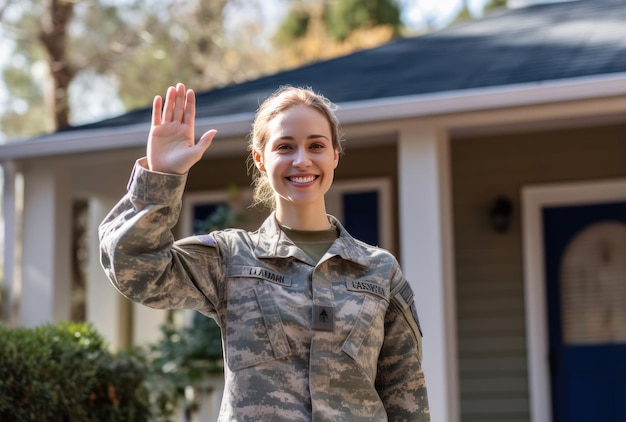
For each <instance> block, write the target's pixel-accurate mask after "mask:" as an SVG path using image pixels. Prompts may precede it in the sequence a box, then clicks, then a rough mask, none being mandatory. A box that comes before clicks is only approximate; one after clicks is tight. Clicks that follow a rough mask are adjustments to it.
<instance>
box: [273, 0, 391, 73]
mask: <svg viewBox="0 0 626 422" xmlns="http://www.w3.org/2000/svg"><path fill="white" fill-rule="evenodd" d="M403 29H404V26H403V24H402V20H401V9H400V6H399V4H398V3H397V2H396V1H394V0H368V1H361V0H336V1H331V2H327V1H323V0H317V1H306V0H301V1H294V2H292V4H291V7H290V10H289V12H288V13H287V15H286V17H285V19H284V20H283V22H282V23H281V25H280V27H279V28H278V30H277V32H276V34H275V35H274V37H273V41H274V44H275V45H276V46H277V47H279V48H280V49H282V53H281V54H282V55H283V59H282V61H283V62H284V63H286V65H287V66H288V67H293V66H298V65H301V64H303V63H306V62H310V61H313V60H320V59H326V58H330V57H335V56H338V55H341V54H347V53H350V52H352V51H355V50H358V49H363V48H369V47H374V46H376V45H380V44H382V43H385V42H387V41H389V40H391V39H392V38H394V37H397V36H399V35H400V34H401V33H402V31H403Z"/></svg>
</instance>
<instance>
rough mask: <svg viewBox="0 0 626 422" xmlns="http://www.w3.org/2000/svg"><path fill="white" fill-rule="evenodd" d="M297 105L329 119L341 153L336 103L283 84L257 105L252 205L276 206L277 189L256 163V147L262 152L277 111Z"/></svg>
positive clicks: (251, 166)
mask: <svg viewBox="0 0 626 422" xmlns="http://www.w3.org/2000/svg"><path fill="white" fill-rule="evenodd" d="M298 105H305V106H308V107H312V108H314V109H315V110H317V111H319V112H320V113H321V114H322V115H323V116H324V117H325V118H326V120H327V121H328V124H329V125H330V131H331V135H332V144H333V148H335V149H336V150H337V152H338V153H339V154H340V155H341V154H342V153H343V147H342V145H341V143H342V142H343V139H342V137H341V136H342V135H341V131H340V126H339V120H338V119H337V117H336V116H335V113H334V111H335V110H336V109H337V106H336V105H335V104H333V103H332V102H331V101H330V100H329V99H328V98H326V97H324V96H323V95H321V94H316V93H315V92H314V91H313V90H312V89H311V88H309V87H306V88H296V87H292V86H281V87H280V88H278V89H277V90H276V91H275V92H274V93H273V94H272V95H271V96H270V97H268V98H267V99H266V100H265V101H263V103H262V104H261V106H260V107H259V108H258V110H257V112H256V115H255V118H254V123H253V124H252V131H251V132H250V135H249V140H248V150H249V151H250V156H249V157H248V174H250V173H252V185H253V186H254V195H253V204H252V205H253V206H255V205H264V206H267V207H268V208H270V209H274V207H275V205H276V203H275V202H276V201H275V196H274V190H273V189H272V187H271V186H270V183H269V179H268V177H267V174H265V173H264V172H262V171H260V170H259V169H258V168H257V166H256V165H255V163H254V151H256V152H257V153H259V154H263V151H264V149H265V145H266V144H267V141H268V138H269V124H270V122H271V121H272V119H274V118H275V117H276V116H277V115H278V114H280V113H282V112H284V111H286V110H288V109H290V108H291V107H295V106H298Z"/></svg>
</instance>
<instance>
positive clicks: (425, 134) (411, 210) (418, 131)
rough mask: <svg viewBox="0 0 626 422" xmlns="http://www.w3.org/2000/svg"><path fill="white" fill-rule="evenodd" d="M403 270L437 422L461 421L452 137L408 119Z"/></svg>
mask: <svg viewBox="0 0 626 422" xmlns="http://www.w3.org/2000/svg"><path fill="white" fill-rule="evenodd" d="M398 167H399V168H398V180H399V181H398V184H399V186H398V195H399V214H400V250H401V260H402V268H403V271H404V273H405V276H406V278H407V279H408V280H409V281H410V283H411V286H412V287H413V289H414V291H415V300H416V305H417V309H418V313H419V318H420V323H421V326H422V330H423V334H424V342H423V344H424V364H423V368H424V372H425V374H426V382H427V386H428V399H429V402H430V411H431V418H432V420H433V422H458V421H459V419H460V416H459V415H460V411H459V385H458V384H459V381H458V368H457V367H458V364H457V362H458V361H457V345H456V319H455V314H456V303H455V291H454V290H455V286H454V256H453V239H452V214H451V208H452V207H451V185H450V158H449V140H448V138H447V134H446V133H445V132H444V131H442V130H439V129H437V128H429V127H422V126H421V125H419V124H417V123H408V124H406V125H404V126H402V127H401V128H400V133H399V136H398Z"/></svg>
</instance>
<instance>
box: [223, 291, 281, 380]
mask: <svg viewBox="0 0 626 422" xmlns="http://www.w3.org/2000/svg"><path fill="white" fill-rule="evenodd" d="M241 281H243V280H241ZM229 290H230V291H229V293H228V312H227V329H226V336H225V337H226V361H227V364H228V367H229V368H230V369H231V371H237V370H239V369H243V368H247V367H250V366H254V365H258V364H260V363H264V362H269V361H272V360H275V359H281V358H284V357H287V356H290V355H291V354H292V352H291V347H290V346H289V341H288V340H287V336H286V334H285V330H284V327H283V323H282V320H281V318H280V313H279V311H278V308H277V307H276V303H275V301H274V298H273V297H272V294H271V287H270V286H267V285H263V284H257V285H249V284H247V283H245V282H243V283H240V282H236V283H234V284H231V286H229Z"/></svg>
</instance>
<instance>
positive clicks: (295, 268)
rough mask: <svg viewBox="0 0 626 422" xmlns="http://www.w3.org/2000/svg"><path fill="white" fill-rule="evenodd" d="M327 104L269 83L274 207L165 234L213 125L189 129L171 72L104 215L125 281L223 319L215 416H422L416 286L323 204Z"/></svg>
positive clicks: (154, 298) (266, 160) (336, 151)
mask: <svg viewBox="0 0 626 422" xmlns="http://www.w3.org/2000/svg"><path fill="white" fill-rule="evenodd" d="M333 109H334V106H333V104H332V103H331V102H330V101H329V100H327V99H326V98H325V97H323V96H321V95H319V94H316V93H315V92H314V91H313V90H311V89H305V88H294V87H284V88H281V89H279V90H278V91H277V92H276V93H275V94H273V95H272V96H271V97H270V98H268V99H267V100H266V101H265V102H264V103H263V104H262V105H261V107H260V108H259V110H258V112H257V115H256V118H255V122H254V124H253V129H252V133H251V136H250V145H249V150H250V163H251V166H252V168H251V169H252V170H253V172H254V179H255V183H256V201H261V202H263V203H265V204H267V205H269V206H270V207H272V208H273V209H274V210H275V211H274V212H273V213H272V214H271V215H270V216H269V217H268V218H267V220H265V222H264V223H263V224H262V225H261V227H260V228H259V229H258V230H256V231H254V232H247V231H244V230H239V229H227V230H217V231H213V232H211V233H209V234H203V235H199V236H192V237H188V238H185V239H182V240H179V241H177V242H174V241H173V236H172V232H171V229H172V227H174V225H175V224H176V223H177V221H178V215H179V212H180V204H181V198H182V195H183V191H184V188H185V182H186V177H187V173H188V171H189V169H190V168H191V167H192V166H193V165H194V164H195V163H196V162H197V161H199V160H200V158H201V157H202V155H203V153H204V151H205V150H206V149H207V148H209V146H210V144H211V140H212V139H213V137H214V136H215V134H216V132H215V131H214V130H210V131H208V132H206V133H204V134H203V135H202V136H201V137H200V139H199V141H198V142H197V143H196V142H194V139H195V136H194V129H193V124H194V117H195V96H194V93H193V91H191V90H186V89H185V87H184V85H182V84H178V85H177V86H176V87H170V88H169V89H168V91H167V95H166V97H165V102H164V104H163V99H162V98H161V97H159V96H157V97H156V98H155V100H154V107H153V117H152V127H151V130H150V135H149V137H148V147H147V157H146V158H143V159H140V160H138V161H137V163H136V165H135V168H134V170H133V175H132V178H131V183H130V185H129V191H128V193H127V194H126V195H125V196H124V198H122V200H121V201H120V202H119V203H118V204H117V205H116V207H115V208H114V209H113V211H112V212H111V213H110V214H109V215H108V216H107V218H106V219H105V221H103V223H102V224H101V225H100V229H99V235H100V242H101V250H102V264H103V266H104V268H105V271H106V272H107V275H108V276H109V278H110V279H111V281H112V282H113V284H114V285H115V286H116V287H117V288H118V290H119V291H120V292H122V293H123V294H124V295H126V296H127V297H128V298H130V299H131V300H134V301H137V302H139V303H143V304H145V305H147V306H151V307H154V308H162V309H183V308H187V309H195V310H197V311H199V312H201V313H203V314H205V315H207V316H210V317H212V318H214V319H215V321H216V322H217V324H218V325H219V326H220V328H221V330H222V341H223V344H224V362H225V368H224V371H225V376H226V382H225V390H224V395H223V402H222V406H221V411H220V420H272V421H292V420H320V421H335V420H350V421H387V420H390V421H396V420H411V421H429V420H430V414H429V408H428V398H427V392H426V382H425V379H424V373H423V371H422V333H421V330H420V325H419V320H418V317H417V309H416V307H415V302H414V300H413V296H414V294H413V291H412V290H411V287H410V286H409V283H408V281H407V280H406V278H404V276H403V274H402V271H401V270H400V267H399V265H398V262H397V260H396V259H395V257H394V256H393V255H392V254H391V253H389V252H388V251H386V250H384V249H381V248H378V247H374V246H370V245H368V244H366V243H364V242H361V241H357V240H356V239H354V238H353V237H352V236H351V235H350V234H349V233H348V232H347V231H346V230H345V229H344V227H343V226H342V224H341V223H340V222H339V220H337V219H336V218H335V217H333V216H331V215H328V214H327V212H326V204H325V199H324V196H325V194H326V193H327V192H328V190H329V188H330V187H331V185H332V183H333V178H334V172H335V169H336V167H337V165H338V163H339V156H340V154H341V152H342V149H341V137H340V134H339V122H338V121H337V119H336V117H335V115H334V113H333Z"/></svg>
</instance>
